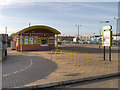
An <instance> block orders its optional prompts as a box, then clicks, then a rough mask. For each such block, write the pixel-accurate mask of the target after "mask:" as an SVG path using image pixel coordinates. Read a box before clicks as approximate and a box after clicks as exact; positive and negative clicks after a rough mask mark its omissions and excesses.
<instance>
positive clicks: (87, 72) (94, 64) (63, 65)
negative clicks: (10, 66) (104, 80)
mask: <svg viewBox="0 0 120 90" xmlns="http://www.w3.org/2000/svg"><path fill="white" fill-rule="evenodd" d="M59 49H63V50H64V49H66V50H72V51H79V52H89V64H88V55H87V54H86V53H85V54H83V53H81V54H80V61H79V55H77V65H76V66H75V65H74V63H75V58H74V59H73V61H72V57H71V56H72V54H71V53H69V54H68V63H67V59H66V53H63V54H62V60H61V58H60V54H59V53H58V54H57V59H55V54H53V55H52V57H53V58H52V61H53V62H55V63H56V64H57V65H58V66H57V67H58V68H57V69H56V70H55V71H54V72H53V73H51V74H50V75H49V76H46V77H45V78H43V79H40V80H37V81H35V82H32V83H29V84H26V85H25V86H32V85H40V84H46V83H54V82H60V81H65V80H72V79H79V78H86V77H93V76H99V75H104V74H112V73H117V72H118V47H115V46H114V47H112V61H111V62H110V61H109V60H108V59H109V57H108V56H109V55H108V50H106V60H105V61H104V60H103V47H101V49H98V46H97V45H91V46H90V45H89V46H88V45H81V46H80V45H62V46H59ZM30 53H32V52H30ZM36 53H39V52H36ZM39 55H42V56H43V57H44V58H47V59H49V60H50V59H51V55H50V53H49V52H43V53H41V54H40V53H39ZM73 56H75V54H74V55H73ZM108 88H109V87H108Z"/></svg>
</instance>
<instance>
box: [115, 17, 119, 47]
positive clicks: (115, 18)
mask: <svg viewBox="0 0 120 90" xmlns="http://www.w3.org/2000/svg"><path fill="white" fill-rule="evenodd" d="M114 19H116V46H117V32H118V20H120V19H118V18H114Z"/></svg>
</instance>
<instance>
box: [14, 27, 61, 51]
mask: <svg viewBox="0 0 120 90" xmlns="http://www.w3.org/2000/svg"><path fill="white" fill-rule="evenodd" d="M58 34H61V33H60V32H59V31H58V30H56V29H54V28H51V27H48V26H43V25H36V26H30V27H27V28H25V29H23V30H21V31H19V32H17V33H15V34H13V35H12V40H13V41H12V42H14V44H15V45H14V48H15V49H16V50H17V51H21V52H22V51H29V50H51V49H54V48H55V35H57V38H58ZM56 40H58V39H56ZM57 46H58V44H57Z"/></svg>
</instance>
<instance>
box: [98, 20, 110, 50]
mask: <svg viewBox="0 0 120 90" xmlns="http://www.w3.org/2000/svg"><path fill="white" fill-rule="evenodd" d="M101 23H109V21H100V33H99V34H100V36H101ZM99 49H100V38H99Z"/></svg>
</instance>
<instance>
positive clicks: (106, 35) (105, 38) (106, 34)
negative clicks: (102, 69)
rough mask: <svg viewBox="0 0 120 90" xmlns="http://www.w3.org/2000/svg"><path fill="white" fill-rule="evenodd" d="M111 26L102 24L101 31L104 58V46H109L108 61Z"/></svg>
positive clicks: (110, 44)
mask: <svg viewBox="0 0 120 90" xmlns="http://www.w3.org/2000/svg"><path fill="white" fill-rule="evenodd" d="M111 29H112V26H104V27H103V33H102V46H104V60H105V47H109V61H111V46H112V31H111Z"/></svg>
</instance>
